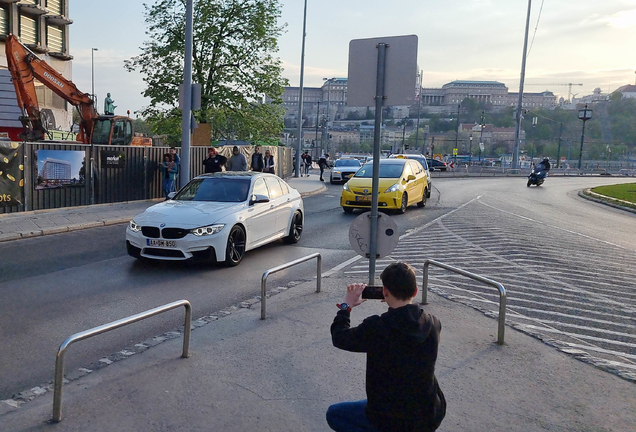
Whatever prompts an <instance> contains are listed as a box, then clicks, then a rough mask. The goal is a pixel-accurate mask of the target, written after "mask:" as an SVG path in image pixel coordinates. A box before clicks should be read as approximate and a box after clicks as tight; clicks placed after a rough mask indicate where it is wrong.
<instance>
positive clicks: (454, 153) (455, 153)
mask: <svg viewBox="0 0 636 432" xmlns="http://www.w3.org/2000/svg"><path fill="white" fill-rule="evenodd" d="M453 156H457V149H456V148H454V149H453Z"/></svg>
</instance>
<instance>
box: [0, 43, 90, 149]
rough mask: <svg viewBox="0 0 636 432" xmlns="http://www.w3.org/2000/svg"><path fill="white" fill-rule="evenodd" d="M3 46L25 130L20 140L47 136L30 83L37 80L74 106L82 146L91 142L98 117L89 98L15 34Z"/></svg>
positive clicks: (39, 138) (33, 85)
mask: <svg viewBox="0 0 636 432" xmlns="http://www.w3.org/2000/svg"><path fill="white" fill-rule="evenodd" d="M5 46H6V53H7V65H8V67H9V71H10V72H11V77H12V80H13V85H14V87H15V93H16V97H17V99H18V106H19V107H20V109H22V112H23V114H24V115H23V116H22V117H21V118H20V120H21V121H22V125H23V127H24V131H23V133H22V134H21V136H22V138H23V139H26V140H36V141H37V140H42V139H44V134H45V133H46V129H45V128H44V126H43V124H42V120H41V118H40V108H39V106H38V100H37V96H36V94H35V84H34V83H33V80H34V78H37V79H38V80H39V81H40V82H41V83H42V84H44V85H45V86H47V87H48V88H50V89H51V90H52V91H53V92H54V93H55V94H57V95H58V96H60V97H61V98H63V99H64V100H66V101H67V102H68V103H70V104H71V105H73V106H75V107H77V110H78V111H79V114H80V117H81V122H80V132H79V135H78V140H79V141H81V142H83V143H85V144H88V143H90V142H91V140H92V136H93V124H94V120H95V119H96V118H97V117H98V114H97V111H96V110H95V106H94V104H93V100H92V99H91V98H90V96H89V95H87V94H86V93H82V92H81V91H79V90H78V88H77V87H76V86H75V84H73V82H72V81H69V80H67V79H66V78H64V77H63V76H62V75H61V74H60V73H59V72H58V71H56V70H55V69H54V68H52V67H51V66H50V65H49V64H47V63H46V62H44V61H42V60H41V59H40V58H39V57H38V56H37V55H35V54H34V53H33V52H32V51H31V50H29V49H28V48H27V47H25V46H24V45H23V44H22V43H21V42H20V41H19V40H18V38H17V37H16V36H15V35H9V36H8V37H7V39H6V41H5Z"/></svg>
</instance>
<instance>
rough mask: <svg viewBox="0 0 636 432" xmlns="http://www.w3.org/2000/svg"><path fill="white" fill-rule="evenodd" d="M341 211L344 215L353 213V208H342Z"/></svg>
mask: <svg viewBox="0 0 636 432" xmlns="http://www.w3.org/2000/svg"><path fill="white" fill-rule="evenodd" d="M342 210H343V211H344V212H345V213H353V208H352V207H343V208H342Z"/></svg>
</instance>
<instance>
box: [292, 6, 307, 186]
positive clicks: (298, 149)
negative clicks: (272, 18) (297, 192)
mask: <svg viewBox="0 0 636 432" xmlns="http://www.w3.org/2000/svg"><path fill="white" fill-rule="evenodd" d="M306 29H307V0H305V10H304V14H303V43H302V49H301V54H300V94H299V97H298V132H297V134H298V140H297V141H296V160H295V162H294V177H296V178H297V177H300V154H301V151H302V143H301V141H302V139H303V98H304V96H303V91H304V88H303V79H304V77H305V36H307V32H306Z"/></svg>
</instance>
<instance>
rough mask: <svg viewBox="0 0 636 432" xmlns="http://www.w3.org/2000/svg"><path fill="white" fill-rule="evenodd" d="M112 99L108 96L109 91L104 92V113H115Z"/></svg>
mask: <svg viewBox="0 0 636 432" xmlns="http://www.w3.org/2000/svg"><path fill="white" fill-rule="evenodd" d="M114 102H115V101H114V100H112V99H111V98H110V93H107V94H106V99H104V114H105V115H115V108H117V106H116V105H115V104H114Z"/></svg>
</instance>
